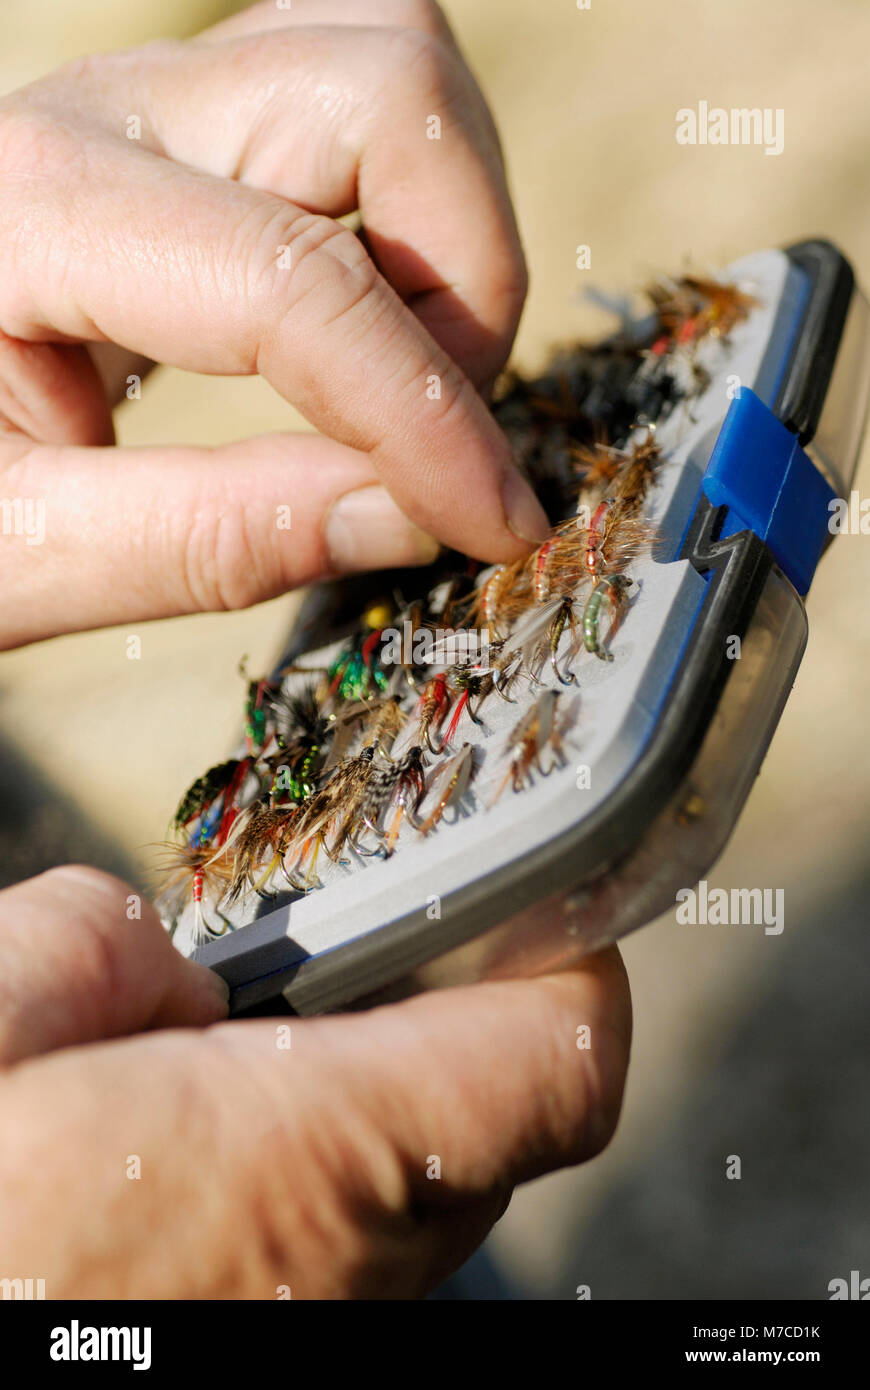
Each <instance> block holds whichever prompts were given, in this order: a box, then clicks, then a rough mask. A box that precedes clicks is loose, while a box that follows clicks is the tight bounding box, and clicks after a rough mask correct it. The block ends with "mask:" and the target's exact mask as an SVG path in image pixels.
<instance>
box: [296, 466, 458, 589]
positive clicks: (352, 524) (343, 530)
mask: <svg viewBox="0 0 870 1390" xmlns="http://www.w3.org/2000/svg"><path fill="white" fill-rule="evenodd" d="M323 534H324V538H325V540H326V548H327V551H328V552H329V562H330V566H331V568H332V569H335V570H339V571H346V570H369V569H385V568H387V567H389V566H393V565H428V564H431V563H432V561H433V560H434V559H435V558H436V556H437V554H438V552H439V550H440V546H439V544H438V542H437V541H436V540H435V539H434V537H433V536H430V535H427V533H426V532H425V531H421V530H420V528H419V526H415V525H414V523H413V521H409V520H408V518H407V517H406V516H405V514H404V512H402V511H401V510H400V509H399V507H397V506H396V503H395V502H394V501H393V499H392V497H391V496H390V494H389V493H388V492H387V490H386V488H384V487H379V486H378V485H377V484H372V486H370V487H361V488H357V489H356V491H355V492H346V493H345V494H344V496H343V497H339V499H338V501H337V502H334V503H333V504H332V507H331V508H330V510H329V513H328V514H327V517H326V522H325V525H324V528H323Z"/></svg>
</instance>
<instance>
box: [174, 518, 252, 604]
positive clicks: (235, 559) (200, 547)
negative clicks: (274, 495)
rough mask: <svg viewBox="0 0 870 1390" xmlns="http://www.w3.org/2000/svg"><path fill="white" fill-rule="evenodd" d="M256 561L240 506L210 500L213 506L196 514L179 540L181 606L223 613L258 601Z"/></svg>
mask: <svg viewBox="0 0 870 1390" xmlns="http://www.w3.org/2000/svg"><path fill="white" fill-rule="evenodd" d="M259 555H260V549H259V547H258V546H256V545H255V544H253V543H252V537H251V536H250V534H249V532H248V528H247V526H246V523H245V508H244V506H243V505H241V504H240V503H238V502H237V503H236V504H235V505H233V504H232V503H231V502H230V501H229V499H227V501H226V502H224V503H221V502H220V501H218V499H215V505H213V506H209V507H208V508H203V509H201V510H199V511H198V512H197V513H196V515H195V517H194V519H193V522H192V524H191V525H190V526H189V527H188V529H187V531H186V532H185V537H184V546H183V555H182V567H181V569H182V575H183V582H184V585H185V589H186V595H187V601H186V606H187V607H189V608H191V609H192V610H202V611H204V612H229V611H234V610H235V609H238V608H247V607H249V606H250V604H252V603H254V602H256V600H257V599H258V598H262V597H263V594H264V584H263V581H262V580H261V578H260V573H259V565H260V559H259Z"/></svg>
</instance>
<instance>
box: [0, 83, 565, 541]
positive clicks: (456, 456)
mask: <svg viewBox="0 0 870 1390" xmlns="http://www.w3.org/2000/svg"><path fill="white" fill-rule="evenodd" d="M85 140H86V141H87V149H88V160H87V161H85V160H83V159H82V158H81V153H82V149H81V145H82V142H83V141H85ZM0 169H2V172H3V174H4V177H5V190H4V200H3V205H2V208H0V233H2V235H3V239H4V244H5V246H6V247H7V252H8V256H10V257H11V258H12V259H13V260H14V263H15V273H14V275H13V274H9V275H7V276H6V277H4V278H3V280H2V281H0V320H2V322H3V324H4V330H5V331H6V332H7V333H8V334H9V335H10V336H13V337H16V338H20V339H24V340H29V341H52V340H58V339H59V340H62V341H63V340H69V339H72V340H79V341H102V340H109V341H113V342H117V343H120V344H121V345H123V346H124V347H127V348H130V349H132V350H134V351H136V352H141V353H143V354H144V355H145V356H147V357H150V358H154V359H157V360H160V361H165V362H169V363H171V364H173V365H175V366H179V367H183V368H186V369H188V370H191V371H204V372H215V373H220V374H245V375H247V374H253V373H255V372H259V373H260V374H262V375H263V376H265V377H266V378H267V379H268V380H269V381H270V382H271V383H272V384H273V385H274V386H275V387H276V388H277V390H278V391H279V392H280V393H281V394H282V395H283V396H284V397H285V398H286V399H287V400H289V401H292V403H293V404H294V405H297V406H298V407H299V408H300V409H301V410H302V411H303V413H304V414H305V415H307V416H308V418H309V419H310V420H311V421H312V422H313V423H314V424H316V425H317V426H318V427H319V428H320V429H321V430H322V431H323V432H324V433H326V434H328V435H331V436H332V437H333V438H335V439H338V440H339V441H341V442H342V443H344V444H348V445H350V446H351V447H354V448H357V449H361V450H363V451H365V452H366V453H368V454H369V456H370V458H371V460H372V463H373V464H374V466H375V468H376V469H377V471H378V472H379V474H380V475H381V477H382V479H383V482H384V483H385V485H386V486H387V488H388V489H389V491H390V492H391V493H392V495H393V497H394V499H395V500H396V502H397V503H398V505H399V506H400V507H401V508H402V510H403V511H404V512H405V513H406V514H407V515H408V516H409V517H411V519H412V520H413V521H415V522H416V523H417V525H418V526H420V527H422V528H423V529H424V530H426V531H429V532H430V533H432V534H433V535H435V536H437V538H438V539H439V540H441V541H442V542H444V543H446V544H448V545H451V546H454V547H456V548H457V549H459V550H462V551H465V552H467V553H468V554H471V555H474V556H476V557H478V558H480V559H482V560H502V559H505V560H506V559H512V558H518V557H519V556H520V555H522V554H524V553H525V552H526V551H527V550H528V548H529V545H530V544H533V543H535V542H536V541H538V540H539V539H541V538H542V536H543V535H544V534H545V533H546V529H547V524H546V518H545V516H544V513H543V511H542V509H541V508H540V506H539V504H538V503H537V501H536V499H535V497H534V495H533V493H532V492H531V489H530V488H529V487H528V485H527V484H526V483H525V482H524V481H523V479H522V478H521V477H520V475H519V474H518V472H517V471H516V469H515V467H514V465H513V461H512V459H511V456H510V450H509V446H508V443H507V441H506V439H505V437H504V436H503V435H502V433H501V431H500V430H499V429H498V427H497V426H496V424H495V422H494V420H493V419H492V417H491V415H490V414H489V412H488V411H487V409H486V407H485V406H484V404H483V402H482V400H481V399H480V397H479V396H478V395H477V393H476V391H475V390H474V388H473V386H472V385H471V383H470V381H469V380H468V378H467V377H466V376H465V375H464V373H463V372H462V371H461V369H460V368H459V367H458V366H457V365H456V363H455V362H454V361H453V360H452V359H451V358H450V357H448V355H447V354H446V353H445V352H444V350H443V349H442V348H440V347H439V346H438V345H437V344H436V343H435V341H434V339H433V338H432V337H431V336H430V334H429V333H428V332H427V331H426V330H425V328H424V327H423V326H422V324H421V323H420V322H419V321H418V319H417V318H415V316H414V314H413V313H412V312H411V311H410V309H408V308H407V307H406V306H405V305H404V304H403V303H402V301H401V299H400V298H399V296H398V295H397V294H396V292H395V291H394V290H393V289H392V288H391V287H390V286H389V285H388V284H387V282H386V280H385V279H384V278H383V277H382V276H381V275H380V274H379V273H378V271H377V268H376V267H375V266H374V264H373V262H372V261H371V259H370V258H369V256H368V255H367V254H366V252H365V249H364V248H363V247H362V246H361V245H360V242H359V240H358V238H357V237H355V236H354V235H353V233H352V232H350V231H349V230H348V229H346V228H345V227H343V226H342V225H341V224H339V223H337V222H335V221H333V220H332V219H331V218H329V217H325V216H322V215H319V214H313V213H309V212H306V211H304V210H303V209H301V208H299V207H297V206H295V205H293V204H292V203H290V202H287V201H285V200H284V199H282V198H278V197H275V196H273V195H270V194H265V193H260V192H258V191H257V190H255V189H251V188H247V187H244V186H242V185H240V184H236V183H233V182H231V181H230V180H225V179H219V178H215V177H213V176H210V175H207V174H201V173H198V172H196V171H194V170H191V169H188V168H183V167H181V166H178V165H175V164H173V163H171V162H170V161H168V160H166V159H163V158H160V157H159V156H157V155H154V154H151V153H150V152H149V151H146V150H141V149H135V148H130V147H129V146H127V147H126V148H125V145H124V144H122V143H121V142H120V141H115V140H114V139H111V138H109V137H106V136H101V135H100V134H99V133H95V132H94V131H93V130H92V129H90V130H89V131H88V134H87V135H84V134H80V133H78V132H75V131H71V130H70V129H68V128H67V129H61V128H60V127H59V126H58V125H57V123H56V122H55V121H54V120H53V119H52V117H51V116H50V114H49V113H48V112H45V111H44V110H40V109H38V108H37V109H31V110H26V111H24V112H21V111H18V112H13V113H12V114H11V115H10V114H8V113H6V114H4V115H3V117H2V125H0ZM71 219H72V233H71V231H70V227H71ZM239 501H240V505H243V504H244V499H239ZM520 538H521V539H520Z"/></svg>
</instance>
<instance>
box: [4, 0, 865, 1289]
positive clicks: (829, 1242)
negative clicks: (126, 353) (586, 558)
mask: <svg viewBox="0 0 870 1390" xmlns="http://www.w3.org/2000/svg"><path fill="white" fill-rule="evenodd" d="M236 8H242V7H241V6H239V5H232V4H224V5H221V4H210V3H207V0H185V3H179V2H178V0H171V3H170V0H150V3H149V4H148V5H143V6H129V7H120V6H118V5H117V4H115V3H114V0H77V3H76V4H74V5H73V4H68V3H61V0H4V4H3V14H2V18H0V32H2V40H3V41H2V44H0V88H2V89H3V90H8V89H10V88H12V87H14V86H17V85H19V84H21V83H23V82H26V81H29V80H31V79H32V78H34V77H36V76H38V75H39V74H41V73H43V72H45V71H47V70H48V69H50V68H52V67H53V66H55V65H56V64H58V63H59V62H61V61H63V60H65V59H68V58H71V57H74V56H76V55H78V54H83V53H86V52H91V51H95V50H98V49H107V48H115V47H121V46H130V45H133V44H137V43H141V42H144V41H146V40H148V39H151V38H155V37H159V36H161V35H168V34H176V35H181V34H185V33H193V32H195V31H196V30H197V29H198V28H199V27H202V26H203V25H205V24H207V23H209V22H212V21H213V20H215V19H217V18H219V17H220V16H221V15H223V14H225V13H227V12H229V11H231V10H233V9H236ZM445 9H446V12H447V15H448V17H449V19H450V21H451V23H452V24H453V26H454V29H455V32H456V34H457V37H458V38H459V40H460V42H461V43H462V45H463V47H464V49H465V52H466V54H467V56H468V58H469V61H470V63H471V65H472V67H473V68H474V69H475V71H476V73H477V75H478V77H479V79H480V81H481V83H482V85H483V87H484V90H485V92H486V94H487V96H488V98H489V100H490V103H491V105H492V108H493V111H494V113H495V117H496V121H497V123H498V125H499V128H500V130H501V134H502V139H503V144H504V148H505V152H506V157H507V161H508V165H509V170H510V174H511V180H512V186H513V191H514V195H515V200H516V205H517V210H518V215H519V221H520V226H521V229H522V232H523V236H524V240H525V245H526V250H527V255H528V260H529V265H530V268H531V293H530V298H529V302H528V307H527V310H526V314H525V318H524V321H523V324H522V327H521V330H520V333H519V337H518V340H517V346H516V353H515V359H514V360H515V361H516V362H517V364H518V365H520V366H521V367H523V368H532V367H535V366H538V365H540V363H541V361H542V359H543V357H544V355H545V353H546V350H547V348H548V346H549V345H550V344H551V343H553V342H554V341H556V340H565V339H570V338H571V337H574V336H578V335H582V336H586V335H589V334H595V333H598V332H600V331H602V330H603V329H606V328H608V327H609V326H610V325H609V323H608V321H607V320H606V319H605V317H604V316H603V314H602V312H601V311H600V310H598V309H596V308H595V307H594V306H593V305H592V304H591V303H590V302H589V301H588V300H587V299H585V298H584V290H585V288H586V287H587V285H590V284H593V283H594V284H595V285H596V286H598V287H601V288H603V289H605V290H611V291H613V290H615V291H619V290H624V289H628V288H633V287H635V286H636V285H637V284H638V283H641V284H642V283H643V282H644V281H645V280H646V279H647V278H648V277H649V276H650V274H652V273H657V272H661V271H665V272H667V271H672V270H677V269H680V268H682V267H683V266H684V265H685V264H686V263H687V262H690V263H691V265H692V266H693V268H695V269H696V270H699V271H701V272H704V271H707V270H710V269H712V268H715V267H716V266H718V265H721V264H722V263H724V262H726V261H728V260H730V259H732V258H734V257H735V256H738V255H741V254H743V253H745V252H749V251H753V250H757V249H760V248H762V247H766V246H774V245H784V244H787V243H789V242H792V241H796V240H799V239H802V238H805V237H809V236H813V235H823V236H827V237H829V238H830V239H832V240H833V241H835V242H836V243H837V244H838V245H839V246H840V247H841V249H842V250H843V251H844V252H845V253H846V255H847V256H848V257H849V258H850V259H851V260H852V263H853V265H854V266H855V269H856V272H857V275H858V277H859V279H860V280H861V281H862V282H863V284H864V286H865V287H868V286H870V170H868V166H870V84H868V83H867V73H866V69H867V53H868V51H870V8H868V7H867V6H866V5H865V4H862V3H859V0H828V2H827V3H826V4H825V5H819V4H818V3H817V0H768V3H766V4H765V5H763V6H762V5H758V4H757V3H755V0H701V2H700V3H699V0H670V3H669V4H668V5H667V6H666V7H662V6H659V5H650V4H648V3H645V0H607V3H604V0H592V7H591V9H590V10H588V11H585V10H578V9H577V8H576V4H575V0H538V3H536V4H534V5H530V4H528V3H524V2H523V0H448V3H447V4H446V5H445ZM701 99H704V100H707V101H708V102H709V103H710V104H711V105H720V106H725V107H732V106H739V107H742V106H749V107H752V106H759V107H772V108H777V107H782V108H783V109H784V112H785V148H784V151H783V153H782V154H781V155H779V156H778V157H768V156H765V155H764V153H763V151H762V150H761V149H760V148H757V147H731V146H724V147H712V146H707V147H701V146H698V147H694V148H691V147H689V148H687V147H681V146H678V145H677V144H676V141H675V138H674V129H675V121H674V117H675V112H676V111H677V109H678V108H680V107H696V106H697V102H698V101H699V100H701ZM579 243H586V244H588V245H589V246H590V247H591V254H592V268H591V271H589V272H580V271H578V270H577V269H576V267H575V248H576V247H577V245H578V244H579ZM300 423H301V422H300V421H299V420H298V417H296V416H295V415H294V412H293V411H292V410H291V408H290V407H289V406H288V405H287V404H285V403H284V402H283V401H281V400H280V399H279V398H278V397H277V396H276V395H275V394H274V393H273V392H272V391H271V389H270V388H268V387H267V386H266V385H264V384H263V383H262V382H260V381H248V380H225V379H216V378H210V379H209V378H202V377H194V376H191V375H188V374H185V373H182V372H178V371H174V370H167V369H161V370H160V371H158V372H156V373H155V374H154V375H153V376H152V377H151V378H150V379H148V380H147V381H146V383H145V384H144V387H143V393H142V399H141V400H140V401H133V402H127V403H126V404H125V405H124V407H123V408H122V409H121V410H120V411H119V414H118V433H119V438H120V440H121V442H124V443H160V442H167V441H175V442H191V443H193V442H201V443H220V442H223V441H227V440H234V439H240V438H244V437H245V436H247V435H250V434H258V433H267V432H269V431H273V430H285V429H288V428H291V429H292V428H295V427H297V425H298V424H300ZM865 458H866V450H865ZM856 485H857V486H858V487H859V488H862V487H866V488H868V489H870V477H868V473H867V470H866V462H865V463H863V464H862V466H861V469H860V470H859V475H858V479H857V484H856ZM868 582H870V542H868V541H867V539H866V538H864V537H855V536H844V537H842V538H841V539H840V540H838V542H837V544H836V545H835V546H834V547H833V549H832V550H831V552H830V553H829V554H828V556H827V557H826V558H825V561H824V563H823V565H822V568H821V570H820V573H819V576H818V578H817V580H816V582H815V584H814V586H813V591H812V595H811V597H810V600H809V605H808V609H809V619H810V642H809V648H808V650H807V654H806V656H805V658H804V663H803V667H802V669H801V672H800V674H799V676H798V680H797V684H796V686H795V689H794V692H793V695H792V698H791V700H790V702H789V705H788V708H787V710H786V712H785V715H784V718H783V720H782V724H781V726H780V729H779V731H778V733H777V736H776V739H775V741H774V744H773V748H772V750H771V753H770V755H769V757H768V759H767V761H766V763H765V765H764V768H763V771H762V774H761V776H760V778H759V780H758V782H757V785H756V787H755V790H754V792H753V794H752V796H751V798H750V801H749V803H748V806H747V808H746V811H745V813H744V815H743V818H742V820H741V823H740V825H739V827H738V830H737V832H736V834H735V835H734V838H733V840H732V842H731V844H730V846H729V848H728V850H727V852H726V854H725V855H724V857H723V858H722V859H721V861H720V862H719V864H718V865H717V866H716V868H715V869H714V870H713V871H712V872H711V873H710V874H709V875H708V878H709V881H710V883H711V885H716V886H724V887H729V886H731V885H732V884H734V885H738V886H743V885H759V886H760V885H766V886H769V887H781V888H784V890H785V905H786V927H785V931H784V932H783V934H782V935H781V936H778V937H773V936H770V937H768V936H765V935H764V934H763V931H762V929H761V928H759V927H751V926H747V927H736V926H731V927H712V926H708V927H696V928H693V927H689V926H679V925H678V924H677V923H676V922H675V921H674V920H673V916H672V915H671V916H670V917H665V918H663V919H661V920H660V921H658V922H656V923H655V924H653V925H651V926H649V927H647V928H645V929H644V930H643V931H642V932H640V933H637V934H636V935H635V936H633V937H631V938H629V939H628V940H626V942H625V943H624V948H623V949H624V955H625V959H626V961H627V964H628V967H629V971H630V974H631V978H632V984H633V992H634V1001H635V1042H634V1059H633V1066H632V1071H631V1077H630V1081H629V1086H628V1091H627V1096H626V1102H625V1110H624V1115H623V1119H622V1123H621V1127H620V1130H619V1133H618V1135H617V1137H616V1139H615V1141H614V1142H613V1144H612V1145H611V1147H610V1148H609V1149H608V1150H607V1152H606V1153H605V1154H603V1155H602V1156H601V1157H600V1158H598V1159H597V1160H595V1162H593V1163H591V1164H589V1165H587V1166H586V1167H584V1168H582V1169H580V1170H577V1171H573V1172H566V1173H562V1174H558V1175H556V1176H553V1177H550V1178H547V1179H544V1180H542V1181H539V1182H537V1183H534V1184H531V1185H530V1186H528V1187H526V1188H524V1189H523V1190H521V1191H519V1192H518V1193H517V1194H516V1195H515V1197H514V1200H513V1203H512V1206H511V1208H510V1210H509V1212H508V1214H507V1215H506V1216H505V1217H504V1219H503V1220H502V1221H501V1223H500V1224H499V1226H498V1229H497V1230H496V1232H495V1233H494V1234H493V1236H492V1237H491V1238H490V1240H489V1242H488V1243H487V1246H486V1247H485V1248H484V1251H483V1252H482V1253H481V1254H480V1255H478V1256H477V1257H475V1259H474V1260H472V1261H471V1262H470V1264H469V1265H468V1266H466V1268H465V1270H464V1271H463V1272H462V1273H461V1275H460V1276H458V1277H457V1278H456V1279H454V1280H453V1281H451V1283H450V1285H449V1286H448V1287H447V1288H446V1289H445V1290H444V1291H443V1293H442V1296H444V1297H454V1298H456V1297H459V1298H488V1297H496V1298H556V1299H571V1298H574V1297H576V1293H575V1290H576V1288H577V1286H578V1285H581V1284H585V1285H588V1286H589V1287H590V1289H591V1295H592V1297H593V1298H655V1299H663V1298H664V1299H679V1298H688V1297H691V1298H743V1297H747V1298H755V1299H766V1298H777V1297H782V1298H797V1299H817V1298H826V1297H828V1291H827V1286H828V1283H829V1281H830V1280H831V1279H833V1278H836V1277H845V1278H848V1275H849V1271H850V1270H852V1269H860V1270H861V1272H862V1275H863V1276H864V1277H867V1276H870V1213H868V1201H867V1198H868V1173H870V1113H868V1104H867V1096H868V1089H870V1087H868V1082H870V1023H868V1019H870V1011H868V996H870V941H868V913H867V908H866V903H867V891H868V886H870V866H868V856H867V854H866V851H865V837H866V830H865V825H866V821H867V813H868V809H870V735H868V734H867V732H866V729H865V723H864V721H865V718H866V711H867V708H868V696H870V608H868V606H867V605H866V604H865V603H864V601H863V600H862V598H861V595H862V594H863V593H865V592H866V591H867V587H868ZM295 603H296V600H295V599H294V598H293V597H292V596H288V597H286V598H283V599H279V600H276V601H274V602H272V603H268V604H264V605H262V606H260V607H258V608H255V609H252V610H249V611H247V612H245V613H239V614H221V615H207V616H203V617H195V618H187V619H175V620H173V621H171V622H162V623H153V624H146V625H140V626H138V627H137V628H136V629H135V631H136V632H137V633H138V635H139V636H140V637H141V639H142V658H141V660H139V661H130V660H128V659H127V657H126V638H127V636H128V635H129V631H130V630H128V629H110V630H106V631H103V632H98V633H92V634H84V635H80V636H73V637H65V638H62V639H60V640H58V641H53V642H45V643H42V644H40V645H37V646H34V647H30V648H27V649H24V650H21V651H18V652H12V653H7V654H4V655H2V656H0V785H2V810H0V874H2V881H4V882H11V881H14V880H16V879H18V878H21V877H23V876H25V875H28V874H31V873H34V872H37V871H38V870H40V869H42V868H44V867H47V866H48V865H50V864H54V863H59V862H64V861H66V860H69V859H80V860H84V861H87V862H90V863H93V864H98V865H101V866H104V867H105V868H108V869H111V870H113V871H115V872H118V873H121V874H123V875H125V876H126V877H127V878H128V879H130V880H132V881H134V882H135V883H137V884H140V885H144V884H145V883H146V882H147V874H146V870H147V864H148V858H149V850H148V849H147V846H149V845H150V844H153V843H154V842H156V841H159V840H161V839H162V838H163V837H164V835H165V833H166V828H167V823H168V820H169V816H170V814H171V812H172V810H173V809H174V806H175V804H176V801H177V799H178V796H179V794H180V792H181V790H182V789H183V787H184V786H185V785H187V783H188V782H190V781H191V780H192V779H193V777H194V776H196V775H197V774H198V773H199V772H201V771H202V770H203V768H205V767H206V766H209V765H210V764H211V763H213V762H215V761H217V759H218V757H219V756H223V755H224V753H225V750H226V751H229V749H230V748H231V746H232V745H233V743H234V741H235V737H236V735H237V732H238V718H239V706H240V700H241V694H242V691H241V683H240V682H239V681H238V678H237V676H236V667H237V663H238V660H239V657H240V656H241V655H242V654H243V653H247V654H248V657H249V664H250V667H251V669H252V670H254V671H256V670H258V669H260V668H265V667H266V666H268V664H269V662H270V660H271V658H272V657H273V656H274V655H275V654H276V653H277V651H278V649H279V647H280V645H281V642H282V639H283V637H284V635H285V632H286V629H287V626H288V622H289V621H290V617H291V615H292V611H293V609H294V607H295ZM518 1041H519V1044H520V1045H521V1040H518ZM729 1155H739V1156H740V1158H741V1160H742V1177H741V1179H740V1181H733V1180H732V1181H729V1180H728V1179H726V1160H727V1158H728V1156H729Z"/></svg>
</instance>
